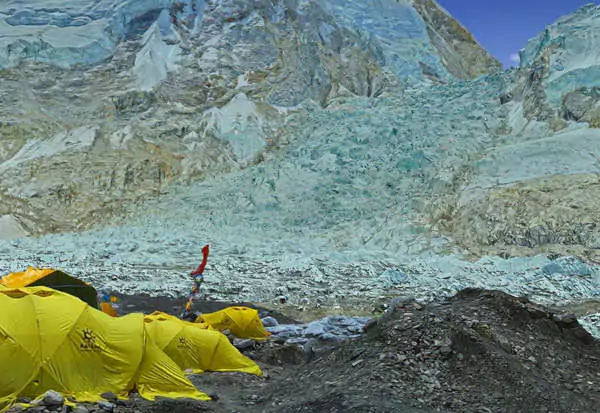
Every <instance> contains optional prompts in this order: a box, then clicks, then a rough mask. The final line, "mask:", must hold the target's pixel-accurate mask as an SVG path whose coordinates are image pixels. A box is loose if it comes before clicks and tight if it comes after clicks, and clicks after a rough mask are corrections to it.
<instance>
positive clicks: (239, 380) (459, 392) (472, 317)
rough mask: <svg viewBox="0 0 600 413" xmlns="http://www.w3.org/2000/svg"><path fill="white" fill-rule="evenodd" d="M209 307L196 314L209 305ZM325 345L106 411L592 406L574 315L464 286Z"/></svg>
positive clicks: (143, 302)
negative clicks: (169, 396) (254, 370)
mask: <svg viewBox="0 0 600 413" xmlns="http://www.w3.org/2000/svg"><path fill="white" fill-rule="evenodd" d="M153 300H154V301H153ZM121 304H122V305H123V308H127V309H128V310H130V311H147V309H149V308H150V307H151V308H152V309H162V310H168V309H169V308H170V309H171V310H176V309H175V308H174V307H175V306H178V305H180V303H179V302H178V301H177V302H175V301H172V300H171V299H166V298H165V299H159V298H155V299H148V298H146V297H122V302H121ZM204 305H205V306H208V304H204ZM214 305H215V304H211V306H214ZM211 306H208V307H205V310H204V311H208V310H210V311H212V310H215V309H217V308H215V307H211ZM325 344H326V343H322V342H321V343H319V342H314V343H312V344H311V346H309V347H307V346H305V347H304V348H296V347H293V346H289V345H285V344H282V343H280V342H277V341H273V340H268V341H266V342H263V343H254V344H253V345H250V346H249V347H247V348H245V349H243V352H244V353H245V354H246V355H247V356H249V357H250V358H252V359H253V360H255V361H256V362H257V363H259V364H260V366H261V367H262V368H263V371H264V373H265V374H264V377H262V378H258V377H255V376H250V375H245V374H239V373H206V374H202V375H196V376H192V381H193V382H194V384H195V385H196V386H197V387H198V388H199V389H200V390H202V391H204V392H206V393H208V394H210V395H211V396H213V397H214V401H211V402H194V401H189V400H188V401H185V400H184V401H173V400H162V399H161V400H157V401H155V402H154V403H150V402H147V401H144V400H140V399H136V398H134V399H133V400H132V402H130V403H127V404H125V405H117V406H115V407H114V409H113V410H114V412H115V413H138V412H154V413H183V412H192V411H208V412H219V413H225V412H227V413H233V412H239V413H241V412H249V413H253V412H257V413H258V412H392V411H402V412H409V413H412V412H415V413H416V412H485V413H488V412H494V413H496V412H498V413H499V412H531V413H536V412H540V413H541V412H544V413H550V412H553V413H559V412H586V413H587V412H591V411H596V410H597V407H598V406H600V386H599V384H600V346H599V343H598V341H597V340H595V339H594V338H593V337H592V336H591V335H590V334H589V333H588V332H587V331H586V330H585V329H583V328H582V327H581V326H580V325H579V323H578V322H577V319H576V318H575V317H573V316H570V315H568V314H567V313H562V312H557V311H555V310H550V309H548V308H545V307H542V306H539V305H536V304H534V303H531V302H529V301H528V300H526V299H520V298H516V297H513V296H510V295H507V294H505V293H502V292H498V291H488V290H478V289H467V290H464V291H462V292H460V293H459V294H457V295H456V296H454V297H452V298H449V299H446V300H441V301H437V302H433V303H429V304H420V303H417V302H415V301H410V300H405V301H398V302H396V303H395V304H394V305H393V306H392V307H391V308H390V310H388V311H387V312H386V313H384V314H383V315H382V316H381V317H378V318H376V319H373V320H371V321H370V322H369V323H368V324H367V326H366V327H365V333H364V334H363V335H362V336H361V337H360V338H357V339H353V340H348V341H346V342H345V343H342V344H336V345H331V346H328V347H326V346H324V345H325ZM87 408H88V411H92V410H95V411H96V412H98V413H101V412H103V410H102V409H101V408H100V407H99V406H97V405H96V406H91V405H88V406H87ZM80 413H85V412H83V411H81V412H80Z"/></svg>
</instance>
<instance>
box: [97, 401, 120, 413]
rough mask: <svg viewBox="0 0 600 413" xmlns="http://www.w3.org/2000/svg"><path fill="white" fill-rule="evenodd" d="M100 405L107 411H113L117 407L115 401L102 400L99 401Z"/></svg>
mask: <svg viewBox="0 0 600 413" xmlns="http://www.w3.org/2000/svg"><path fill="white" fill-rule="evenodd" d="M98 406H99V407H100V408H101V409H102V410H104V411H107V412H112V411H113V410H114V409H115V407H116V406H115V405H114V404H113V403H110V402H106V401H100V402H98Z"/></svg>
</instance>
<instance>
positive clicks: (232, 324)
mask: <svg viewBox="0 0 600 413" xmlns="http://www.w3.org/2000/svg"><path fill="white" fill-rule="evenodd" d="M195 322H196V323H205V324H208V325H210V326H211V327H213V328H214V329H216V330H219V331H225V330H229V331H230V332H231V334H233V335H234V336H236V337H238V338H251V339H253V340H264V339H266V338H268V337H269V336H270V335H271V333H269V332H268V331H267V330H265V326H264V325H263V323H262V321H261V319H260V317H259V315H258V311H256V310H255V309H253V308H248V307H227V308H224V309H223V310H220V311H216V312H214V313H207V314H201V315H200V316H198V318H196V321H195Z"/></svg>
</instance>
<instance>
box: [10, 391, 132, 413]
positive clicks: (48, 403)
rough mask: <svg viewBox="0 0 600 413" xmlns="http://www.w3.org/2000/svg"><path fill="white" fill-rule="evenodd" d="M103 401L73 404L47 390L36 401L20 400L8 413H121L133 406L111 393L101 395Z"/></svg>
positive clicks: (130, 402)
mask: <svg viewBox="0 0 600 413" xmlns="http://www.w3.org/2000/svg"><path fill="white" fill-rule="evenodd" d="M101 396H102V398H103V399H104V400H101V401H99V402H98V403H81V404H73V403H69V402H68V401H67V400H65V397H64V396H63V395H62V394H60V393H58V392H56V391H54V390H49V391H47V392H46V393H44V395H43V396H42V397H39V398H37V399H36V400H31V399H27V398H22V399H19V400H18V404H17V405H15V406H13V407H11V408H10V409H9V410H8V412H9V413H17V412H27V413H52V412H60V413H123V412H124V411H128V410H129V409H128V408H130V407H132V406H133V402H132V401H129V400H119V399H118V398H117V396H115V395H114V394H113V393H111V392H106V393H103V394H102V395H101Z"/></svg>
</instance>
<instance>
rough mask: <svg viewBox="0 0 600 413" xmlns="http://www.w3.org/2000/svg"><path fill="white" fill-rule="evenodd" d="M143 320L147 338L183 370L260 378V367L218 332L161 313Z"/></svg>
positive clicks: (153, 314)
mask: <svg viewBox="0 0 600 413" xmlns="http://www.w3.org/2000/svg"><path fill="white" fill-rule="evenodd" d="M145 321H146V330H147V331H148V334H149V335H150V337H152V338H153V339H154V341H155V342H156V344H157V345H158V347H160V348H161V349H162V350H163V351H164V352H165V353H166V354H167V355H168V356H169V357H171V359H172V360H173V361H175V363H177V365H178V366H179V367H181V368H182V369H183V370H191V371H192V372H194V373H202V372H204V371H239V372H243V373H249V374H255V375H257V376H260V375H262V372H261V370H260V367H258V365H257V364H256V363H255V362H254V361H252V360H250V359H249V358H248V357H246V356H244V355H243V354H242V353H240V352H239V350H238V349H237V348H235V347H234V346H233V345H232V344H231V343H230V342H229V339H228V338H227V337H226V336H225V335H223V334H222V333H221V332H219V331H215V330H212V329H208V326H205V325H201V324H195V323H190V322H187V321H183V320H180V319H179V318H177V317H174V316H171V315H168V314H165V313H161V312H155V313H152V314H150V315H148V316H146V317H145Z"/></svg>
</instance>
